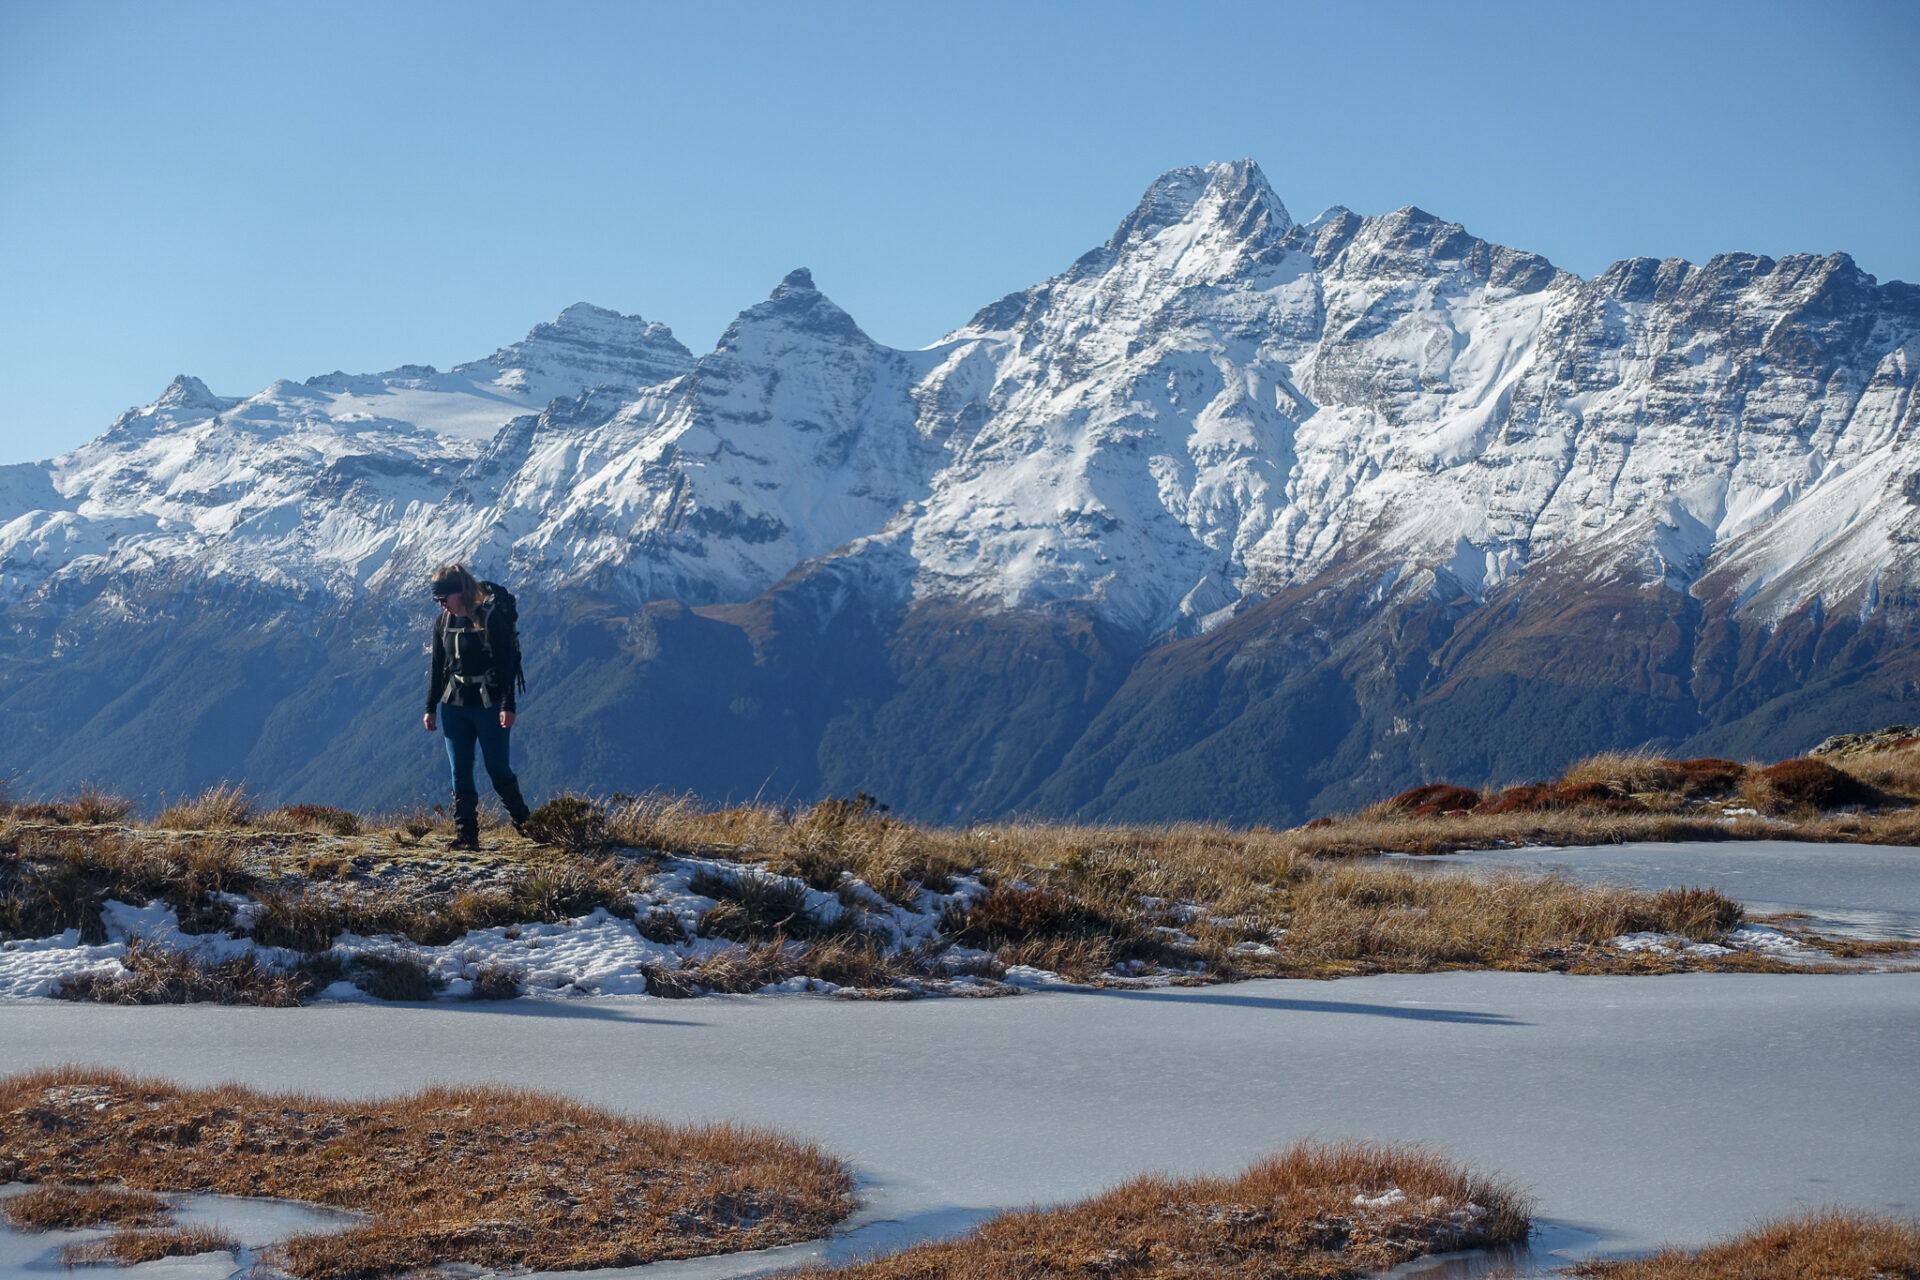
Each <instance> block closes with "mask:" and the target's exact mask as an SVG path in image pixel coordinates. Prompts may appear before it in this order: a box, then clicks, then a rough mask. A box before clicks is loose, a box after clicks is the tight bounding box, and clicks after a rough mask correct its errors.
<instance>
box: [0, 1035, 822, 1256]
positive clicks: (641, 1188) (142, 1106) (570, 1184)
mask: <svg viewBox="0 0 1920 1280" xmlns="http://www.w3.org/2000/svg"><path fill="white" fill-rule="evenodd" d="M0 1181H18V1182H58V1183H81V1182H109V1181H110V1182H116V1183H120V1184H123V1185H125V1186H128V1187H134V1188H144V1189H148V1190H156V1191H159V1190H167V1191H176V1190H177V1191H206V1192H218V1193H222V1194H228V1195H255V1196H274V1197H280V1198H284V1199H291V1200H305V1201H310V1202H313V1203H317V1204H326V1205H332V1206H335V1207H338V1208H343V1209H351V1210H357V1211H360V1212H363V1213H367V1214H370V1215H372V1219H371V1221H369V1222H368V1223H367V1224H366V1225H364V1226H360V1227H355V1228H351V1229H349V1230H347V1231H344V1232H341V1233H338V1234H330V1235H306V1236H296V1237H294V1238H293V1239H292V1240H289V1241H287V1242H286V1243H285V1244H284V1245H281V1246H278V1247H277V1249H276V1251H275V1257H274V1258H273V1262H274V1264H275V1265H278V1266H281V1267H283V1268H284V1269H286V1270H288V1271H290V1272H291V1273H292V1274H294V1275H296V1276H300V1277H306V1278H308V1280H323V1278H325V1280H371V1278H373V1277H380V1276H389V1275H396V1274H400V1273H403V1272H405V1271H408V1270H410V1269H413V1268H418V1267H425V1266H430V1265H432V1264H435V1263H439V1262H449V1261H464V1262H471V1263H475V1264H477V1265H480V1266H486V1267H494V1268H511V1267H526V1268H533V1269H554V1270H560V1269H576V1268H586V1267H611V1266H633V1265H638V1264H640V1263H645V1262H654V1261H659V1260H663V1259H668V1258H685V1257H696V1256H702V1255H706V1254H715V1253H730V1252H734V1251H736V1250H742V1249H762V1248H768V1247H770V1246H773V1245H779V1244H788V1243H792V1242H795V1241H799V1240H806V1239H812V1238H814V1237H817V1236H821V1235H824V1234H826V1233H827V1232H828V1231H829V1230H831V1229H832V1227H833V1225H834V1224H835V1223H836V1222H838V1221H840V1220H841V1219H843V1218H845V1217H846V1216H847V1215H848V1213H850V1212H851V1211H852V1209H853V1203H854V1202H853V1182H852V1178H851V1176H850V1175H849V1173H848V1171H847V1170H846V1168H845V1167H844V1166H843V1165H841V1164H840V1163H839V1162H838V1161H836V1160H834V1159H832V1158H831V1157H829V1156H827V1155H825V1154H824V1153H822V1152H821V1151H820V1150H819V1149H818V1148H816V1147H814V1146H812V1145H811V1144H807V1143H802V1142H797V1141H794V1140H792V1139H790V1138H786V1137H783V1136H780V1135H778V1134H775V1133H771V1132H769V1131H766V1130H762V1129H751V1128H744V1127H741V1126H736V1125H704V1126H690V1127H683V1126H671V1125H666V1124H662V1123H658V1122H655V1121H649V1120H644V1119H634V1118H630V1117H625V1116H619V1115H614V1114H611V1113H608V1112H604V1111H599V1110H596V1109H594V1108H591V1107H587V1106H584V1105H581V1104H578V1103H574V1102H569V1101H566V1100H564V1099H560V1098H554V1097H550V1096H545V1095H540V1094H533V1093H527V1092H522V1091H515V1090H506V1089H494V1088H484V1087H462V1088H435V1089H428V1090H425V1091H423V1092H421V1093H417V1094H412V1095H409V1096H406V1097H397V1098H386V1099H380V1100H376V1101H371V1102H341V1101H334V1100H329V1099H324V1098H314V1097H309V1096H305V1095H300V1094H262V1093H256V1092H254V1091H252V1090H249V1089H245V1088H241V1087H240V1086H237V1085H226V1086H222V1087H219V1088H214V1089H183V1088H179V1087H176V1086H173V1085H170V1084H166V1083H163V1082H160V1081H156V1080H145V1079H138V1078H134V1077H129V1076H126V1075H122V1074H119V1073H115V1072H108V1071H101V1070H97V1069H89V1068H79V1067H65V1068H58V1069H55V1070H49V1071H36V1072H31V1073H27V1074H23V1075H16V1076H11V1077H6V1078H4V1079H0Z"/></svg>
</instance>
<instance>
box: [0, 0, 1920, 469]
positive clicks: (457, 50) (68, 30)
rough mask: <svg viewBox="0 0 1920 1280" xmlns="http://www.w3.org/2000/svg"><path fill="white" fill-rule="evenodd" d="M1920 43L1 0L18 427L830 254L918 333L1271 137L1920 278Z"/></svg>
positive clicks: (1255, 21)
mask: <svg viewBox="0 0 1920 1280" xmlns="http://www.w3.org/2000/svg"><path fill="white" fill-rule="evenodd" d="M1916 49H1920V3H1914V2H1912V0H1852V2H1847V0H1822V2H1820V3H1778V2H1768V0H1739V2H1738V3H1731V2H1729V3H1711V4H1710V3H1685V2H1684V0H1663V2H1662V3H1649V4H1640V3H1618V2H1611V3H1600V4H1575V3H1566V4H1560V3H1548V4H1540V3H1537V2H1528V3H1513V4H1493V3H1487V4H1474V3H1454V4H1433V3H1430V2H1427V0H1422V2H1421V3H1411V4H1399V3H1327V4H1285V3H1278V2H1273V3H1226V2H1209V0H1186V2H1185V3H1182V4H1178V5H1169V4H1165V3H1129V2H1117V3H1098V4H1094V3H1068V2H1065V0H1051V2H1049V0H1017V2H1015V3H978V2H975V0H967V2H966V3H943V4H921V3H909V2H908V0H885V2H883V3H871V4H867V3H735V4H727V3H685V4H678V3H676V4H642V3H611V2H602V3H566V2H564V0H562V2H559V3H541V4H526V3H524V2H516V3H512V4H488V3H458V4H420V3H416V4H391V3H386V2H384V0H383V2H381V3H354V2H352V0H344V2H343V0H329V2H328V3H311V4H292V3H287V4H280V3H274V4H260V3H255V2H253V0H248V2H246V3H233V4H202V3H189V2H181V3H168V4H152V3H144V2H143V3H97V2H89V0H31V2H23V0H0V462H12V461H19V460H22V459H27V458H36V457H44V456H47V455H50V454H53V453H56V452H59V451H60V450H63V449H66V448H69V447H72V446H73V445H76V444H79V443H81V442H82V441H84V440H87V439H90V438H91V437H93V436H95V435H97V434H98V433H99V432H101V431H102V430H104V429H105V428H106V427H107V425H108V424H109V423H110V422H111V420H112V418H113V417H114V415H115V414H117V413H118V412H119V411H120V410H122V409H124V408H126V407H127V406H129V405H133V404H136V403H145V402H146V401H148V400H151V399H152V398H153V397H154V396H155V395H157V394H158V393H159V391H160V390H161V388H162V387H163V386H164V385H165V384H166V382H167V380H168V379H169V378H171V377H172V376H173V375H174V374H175V373H180V372H187V373H195V374H198V375H200V376H201V377H203V378H205V379H206V380H207V382H208V383H209V384H210V385H211V386H212V387H213V388H214V389H215V390H216V391H219V392H222V393H224V394H247V393H251V392H253V391H256V390H258V389H260V388H261V387H263V386H265V385H266V384H267V383H268V382H270V381H272V380H273V379H274V378H278V377H290V378H295V379H299V378H304V377H307V376H309V375H311V374H314V373H321V372H326V371H329V370H332V369H335V368H340V369H345V370H348V371H349V372H359V371H373V370H379V369H385V368H390V367H392V366H394V365H398V364H403V363H408V362H419V363H431V364H436V365H439V366H441V367H443V368H444V367H446V366H448V365H451V364H456V363H458V362H460V361H462V360H466V359H472V358H475V357H478V356H482V355H485V354H487V353H488V352H490V351H492V350H493V349H494V348H495V347H497V346H500V345H502V344H504V343H507V342H510V341H513V340H515V339H516V338H518V337H520V336H521V335H522V334H524V333H525V331H526V330H527V329H528V328H529V327H530V326H532V325H533V324H534V323H536V322H538V321H540V320H544V319H550V318H551V317H552V316H553V315H555V314H556V313H557V312H558V311H559V310H560V309H561V308H562V307H564V306H566V305H567V304H569V303H571V302H575V301H580V300H586V301H591V302H595V303H598V304H600V305H602V306H609V307H616V308H618V309H620V310H622V311H626V312H638V313H640V314H642V315H644V316H646V317H647V318H648V319H654V320H661V321H664V322H666V323H667V324H669V325H671V326H672V327H673V329H674V332H675V333H677V334H678V335H679V336H680V337H681V339H682V341H684V342H686V343H687V345H688V346H690V347H692V348H693V349H694V350H695V351H696V352H702V351H705V350H708V349H709V348H710V347H711V346H712V344H713V342H714V340H715V339H716V338H717V337H718V336H719V334H720V332H721V330H722V329H723V328H724V327H725V326H726V324H727V322H728V321H729V320H730V319H731V318H732V317H733V315H734V314H735V313H736V312H738V311H739V310H741V309H742V308H744V307H747V306H750V305H751V304H753V303H754V302H756V301H758V300H759V299H761V298H763V297H764V296H765V295H766V294H767V292H768V291H769V290H770V289H771V288H772V287H773V285H774V284H775V282H776V281H778V280H779V278H780V277H781V276H782V275H783V274H784V273H785V272H787V271H788V270H790V269H791V268H793V267H796V266H809V267H812V268H813V270H814V274H815V278H816V279H817V280H818V282H819V284H820V287H821V288H822V289H824V290H825V291H826V292H827V293H828V294H829V295H830V296H832V297H833V298H834V299H835V300H837V301H838V302H839V303H840V304H841V305H843V306H845V307H846V308H847V309H848V310H849V311H851V312H852V313H853V315H854V317H855V318H856V319H857V320H859V321H860V323H861V324H862V325H863V326H864V327H865V328H866V329H867V331H868V332H869V333H871V334H873V335H874V336H875V337H876V338H878V339H880V340H881V341H883V342H888V343H892V344H894V345H896V346H920V345H923V344H925V343H927V342H930V341H932V340H933V339H935V338H936V337H938V336H939V335H940V334H941V333H943V332H944V331H946V330H947V329H949V328H952V327H954V326H956V325H958V324H960V323H962V322H964V321H965V320H966V319H967V317H968V316H969V315H971V314H972V313H973V311H974V310H976V309H977V308H978V307H980V306H982V305H983V304H985V303H987V302H989V301H992V300H993V299H994V298H997V297H999V296H1000V295H1001V294H1003V293H1006V292H1008V291H1010V290H1014V289H1019V288H1024V287H1025V286H1027V285H1029V284H1032V283H1034V282H1036V281H1038V280H1040V279H1043V278H1044V277H1046V276H1048V275H1051V274H1052V273H1054V272H1056V271H1059V270H1061V269H1062V268H1064V267H1065V266H1066V265H1067V264H1068V263H1069V262H1071V261H1072V260H1073V259H1074V258H1075V257H1076V256H1078V255H1079V254H1080V253H1082V252H1084V251H1085V250H1086V249H1088V248H1091V247H1092V246H1094V245H1096V244H1098V243H1099V242H1100V241H1102V240H1104V239H1105V238H1106V236H1107V235H1108V234H1109V233H1110V232H1111V230H1112V229H1113V226H1114V225H1115V224H1116V223H1117V222H1118V221H1119V220H1120V218H1121V217H1122V216H1123V215H1124V214H1125V213H1126V212H1127V210H1128V209H1129V208H1131V206H1132V205H1133V203H1134V201H1135V200H1136V199H1138V197H1139V194H1140V192H1141V190H1142V189H1143V188H1144V187H1145V186H1146V185H1147V183H1148V182H1150V181H1151V180H1152V179H1153V177H1154V176H1155V175H1156V174H1158V173H1160V172H1161V171H1163V170H1165V169H1168V168H1172V167H1174V166H1177V165H1182V164H1194V163H1199V162H1203V161H1207V160H1218V159H1231V158H1236V157H1240V156H1251V157H1253V158H1254V159H1255V160H1257V161H1258V162H1259V163H1260V164H1261V166H1262V167H1263V168H1264V169H1265V171H1266V173H1267V176H1268V178H1269V179H1270V180H1271V181H1272V183H1273V185H1274V187H1275V189H1276V190H1277V191H1278V192H1279V193H1280V196H1281V198H1282V199H1283V200H1285V201H1286V203H1287V206H1288V208H1289V209H1291V210H1292V211H1293V213H1294V216H1295V217H1296V218H1302V219H1304V218H1307V217H1311V216H1312V215H1313V214H1315V213H1317V212H1319V211H1320V210H1321V209H1323V208H1325V207H1326V206H1328V205H1331V204H1336V203H1337V204H1344V205H1347V206H1348V207H1350V208H1353V209H1356V210H1358V211H1359V212H1362V213H1380V212H1384V211H1386V210H1389V209H1393V208H1397V207H1399V206H1401V205H1407V204H1417V205H1419V206H1420V207H1422V208H1424V209H1427V210H1429V211H1430V212H1433V213H1436V214H1439V215H1441V216H1443V217H1446V218H1449V219H1453V220H1456V221H1459V222H1463V223H1465V224H1466V226H1467V227H1468V229H1469V230H1471V231H1473V232H1474V233H1475V234H1477V235H1481V236H1485V237H1487V238H1489V239H1492V240H1497V241H1500V242H1502V243H1506V244H1511V245H1515V246H1518V247H1521V248H1526V249H1530V250H1533V251H1535V252H1539V253H1543V254H1545V255H1547V256H1548V257H1550V258H1551V259H1553V261H1554V262H1556V263H1557V264H1559V265H1560V266H1563V267H1566V268H1568V269H1570V270H1573V271H1577V272H1579V273H1580V274H1582V275H1592V274H1593V273H1595V272H1596V271H1599V270H1601V269H1603V268H1604V267H1605V266H1606V265H1607V264H1608V263H1609V262H1611V261H1613V260H1615V259H1618V258H1622V257H1629V256H1634V255H1641V254H1645V255H1651V256H1655V257H1665V256H1668V255H1679V256H1683V257H1687V258H1691V259H1694V260H1695V261H1704V260H1705V259H1706V258H1708V257H1710V256H1712V255H1713V254H1714V253H1716V252H1722V251H1726V250H1736V249H1737V250H1749V251H1754V252H1761V253H1767V254H1772V255H1775V256H1778V255H1781V254H1785V253H1795V252H1816V253H1826V252H1831V251H1833V250H1845V251H1847V252H1849V253H1851V254H1853V256H1854V257H1855V259H1856V260H1858V261H1859V263H1860V264H1861V266H1862V267H1864V268H1865V269H1866V270H1868V271H1871V272H1873V273H1874V274H1876V275H1878V276H1879V277H1880V278H1881V279H1883V280H1885V279H1904V280H1920V234H1917V233H1916V227H1917V226H1920V223H1917V222H1916V213H1917V212H1920V160H1917V159H1916V157H1917V156H1920V136H1917V135H1920V73H1917V72H1916V63H1915V61H1914V53H1915V50H1916Z"/></svg>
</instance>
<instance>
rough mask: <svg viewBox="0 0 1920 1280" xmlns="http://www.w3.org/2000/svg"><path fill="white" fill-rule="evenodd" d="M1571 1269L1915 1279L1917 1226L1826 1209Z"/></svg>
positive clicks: (1606, 1278)
mask: <svg viewBox="0 0 1920 1280" xmlns="http://www.w3.org/2000/svg"><path fill="white" fill-rule="evenodd" d="M1569 1272H1570V1274H1572V1275H1575V1276H1582V1277H1588V1278H1589V1280H1814V1278H1815V1277H1817V1278H1818V1280H1920V1225H1916V1224H1915V1223H1913V1222H1910V1221H1905V1220H1903V1219H1899V1218H1889V1217H1879V1216H1876V1215H1873V1214H1865V1213H1852V1212H1848V1211H1846V1210H1840V1209H1827V1210H1822V1211H1820V1212H1817V1213H1809V1214H1803V1215H1800V1216H1797V1217H1792V1218H1781V1219H1777V1220H1775V1221H1772V1222H1767V1223H1763V1224H1762V1225H1761V1226H1759V1227H1757V1228H1755V1229H1754V1230H1752V1231H1749V1232H1747V1233H1746V1234H1745V1235H1742V1236H1737V1237H1735V1238H1734V1239H1731V1240H1728V1241H1726V1242H1724V1243H1722V1244H1717V1245H1712V1246H1710V1247H1708V1248H1705V1249H1691V1250H1689V1249H1662V1250H1661V1251H1660V1252H1658V1253H1655V1254H1650V1255H1648V1256H1647V1257H1643V1258H1627V1259H1620V1260H1613V1261H1587V1262H1580V1263H1576V1264H1574V1266H1572V1267H1571V1268H1569Z"/></svg>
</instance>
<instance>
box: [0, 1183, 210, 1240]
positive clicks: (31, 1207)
mask: <svg viewBox="0 0 1920 1280" xmlns="http://www.w3.org/2000/svg"><path fill="white" fill-rule="evenodd" d="M172 1216H173V1210H172V1209H171V1208H170V1207H169V1206H168V1204H167V1202H166V1201H164V1200H162V1199H161V1198H160V1197H159V1196H157V1195H155V1194H153V1192H151V1191H135V1190H133V1189H131V1188H129V1187H35V1188H34V1189H33V1190H31V1191H26V1192H22V1193H21V1194H19V1195H17V1196H9V1197H7V1198H6V1199H5V1200H0V1218H5V1219H6V1220H7V1221H8V1222H10V1223H12V1224H13V1225H14V1226H15V1227H18V1228H19V1229H20V1230H22V1231H67V1230H72V1229H73V1228H75V1227H157V1226H159V1225H161V1224H162V1223H164V1222H167V1221H169V1220H170V1219H171V1218H172Z"/></svg>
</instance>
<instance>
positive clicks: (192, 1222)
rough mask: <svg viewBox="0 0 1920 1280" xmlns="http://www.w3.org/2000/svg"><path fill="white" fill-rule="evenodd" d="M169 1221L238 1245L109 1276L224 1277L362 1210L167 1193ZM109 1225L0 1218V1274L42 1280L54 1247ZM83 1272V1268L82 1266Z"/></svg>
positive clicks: (0, 1189)
mask: <svg viewBox="0 0 1920 1280" xmlns="http://www.w3.org/2000/svg"><path fill="white" fill-rule="evenodd" d="M27 1189H28V1188H27V1187H26V1186H24V1185H21V1184H18V1183H14V1184H6V1185H0V1200H4V1199H5V1198H7V1197H8V1196H10V1195H17V1194H19V1193H20V1192H23V1191H26V1190H27ZM166 1199H167V1200H168V1201H169V1203H170V1204H171V1205H172V1207H173V1221H172V1225H174V1226H178V1227H217V1228H218V1229H219V1230H220V1231H221V1232H222V1233H223V1234H224V1235H226V1236H228V1237H229V1238H231V1239H233V1240H234V1241H236V1242H237V1243H238V1244H239V1245H240V1252H239V1254H238V1256H236V1255H235V1254H233V1253H231V1252H215V1253H202V1254H197V1255H194V1256H192V1257H183V1258H161V1259H158V1260H156V1261H153V1262H143V1263H139V1264H137V1265H135V1266H131V1267H114V1268H113V1269H112V1270H111V1271H110V1272H107V1273H106V1274H110V1275H112V1276H113V1277H114V1278H115V1280H227V1277H229V1276H232V1275H236V1274H239V1273H241V1272H244V1271H246V1270H247V1269H248V1268H250V1267H251V1266H252V1265H253V1262H254V1258H255V1255H256V1254H257V1253H258V1251H259V1250H261V1249H264V1248H265V1247H266V1246H268V1245H270V1244H278V1243H279V1242H280V1241H282V1240H285V1239H287V1238H288V1237H290V1236H293V1235H299V1234H314V1233H320V1232H329V1231H344V1230H346V1229H347V1228H348V1227H351V1226H354V1225H355V1224H357V1223H360V1222H363V1221H365V1219H364V1218H363V1217H362V1215H360V1214H357V1213H348V1212H346V1211H344V1210H341V1209H331V1208H326V1207H323V1206H320V1205H310V1204H301V1203H297V1202H294V1201H289V1200H268V1199H263V1198H252V1197H241V1196H216V1195H183V1196H168V1197H166ZM112 1233H113V1230H112V1228H107V1227H90V1228H81V1229H77V1230H70V1231H17V1230H15V1229H13V1228H12V1227H10V1226H8V1225H7V1224H6V1223H5V1222H4V1221H0V1280H16V1278H17V1280H45V1278H46V1277H48V1276H51V1275H58V1274H61V1273H62V1270H63V1268H62V1267H61V1265H60V1261H59V1259H60V1251H61V1250H62V1249H64V1248H66V1247H67V1246H68V1245H75V1244H88V1243H91V1242H93V1241H95V1240H102V1239H105V1238H106V1237H107V1236H109V1235H111V1234H112ZM83 1274H85V1273H84V1272H83Z"/></svg>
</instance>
